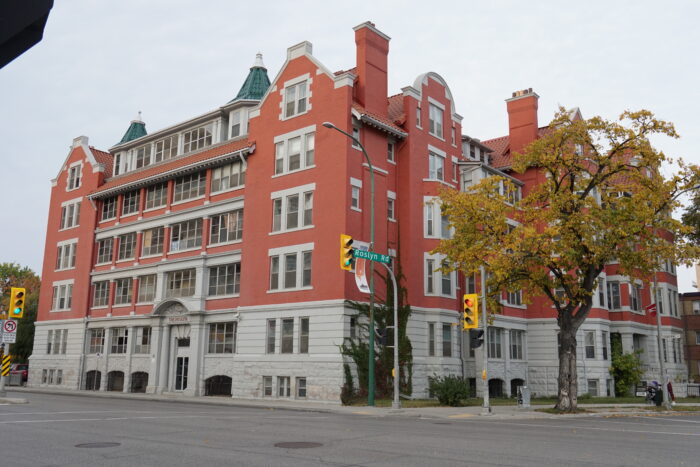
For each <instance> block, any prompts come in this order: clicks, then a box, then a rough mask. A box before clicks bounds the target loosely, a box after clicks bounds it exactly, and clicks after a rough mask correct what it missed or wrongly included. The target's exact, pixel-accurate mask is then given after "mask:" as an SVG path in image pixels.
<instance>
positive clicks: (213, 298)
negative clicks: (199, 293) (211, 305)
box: [205, 292, 241, 300]
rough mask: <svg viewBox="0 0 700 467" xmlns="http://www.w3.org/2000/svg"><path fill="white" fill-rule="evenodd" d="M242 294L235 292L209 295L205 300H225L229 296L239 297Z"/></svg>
mask: <svg viewBox="0 0 700 467" xmlns="http://www.w3.org/2000/svg"><path fill="white" fill-rule="evenodd" d="M240 296H241V294H240V292H239V293H235V294H227V295H207V298H206V299H205V300H223V299H227V298H238V297H240Z"/></svg>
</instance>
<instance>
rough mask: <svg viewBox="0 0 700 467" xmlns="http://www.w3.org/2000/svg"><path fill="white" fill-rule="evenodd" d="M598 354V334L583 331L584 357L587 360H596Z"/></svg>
mask: <svg viewBox="0 0 700 467" xmlns="http://www.w3.org/2000/svg"><path fill="white" fill-rule="evenodd" d="M589 351H590V352H589ZM596 354H597V352H596V332H595V331H592V330H584V331H583V356H584V358H585V359H586V360H595V359H596ZM589 355H590V356H589Z"/></svg>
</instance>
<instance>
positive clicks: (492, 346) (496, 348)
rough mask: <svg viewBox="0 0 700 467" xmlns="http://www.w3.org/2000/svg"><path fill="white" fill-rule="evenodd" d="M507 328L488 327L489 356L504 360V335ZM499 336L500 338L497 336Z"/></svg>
mask: <svg viewBox="0 0 700 467" xmlns="http://www.w3.org/2000/svg"><path fill="white" fill-rule="evenodd" d="M504 334H505V330H504V329H503V328H499V327H494V326H489V328H488V350H487V355H488V357H487V358H490V359H495V360H503V357H504V355H503V336H504ZM496 337H498V339H497V338H496Z"/></svg>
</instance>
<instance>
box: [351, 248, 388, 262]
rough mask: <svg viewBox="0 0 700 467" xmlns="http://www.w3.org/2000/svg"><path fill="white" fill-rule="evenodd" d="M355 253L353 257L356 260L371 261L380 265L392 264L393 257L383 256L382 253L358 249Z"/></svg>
mask: <svg viewBox="0 0 700 467" xmlns="http://www.w3.org/2000/svg"><path fill="white" fill-rule="evenodd" d="M353 253H354V255H353V256H354V257H355V258H362V259H368V260H370V261H377V262H379V263H387V264H388V263H390V262H391V256H389V255H383V254H381V253H375V252H374V251H364V250H360V249H356V250H355V251H354V252H353Z"/></svg>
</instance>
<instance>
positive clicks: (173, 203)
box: [170, 195, 205, 206]
mask: <svg viewBox="0 0 700 467" xmlns="http://www.w3.org/2000/svg"><path fill="white" fill-rule="evenodd" d="M204 197H205V195H199V196H195V197H194V198H187V199H181V200H180V201H173V202H172V203H170V206H177V205H178V204H184V203H189V202H190V201H197V200H199V199H204Z"/></svg>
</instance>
